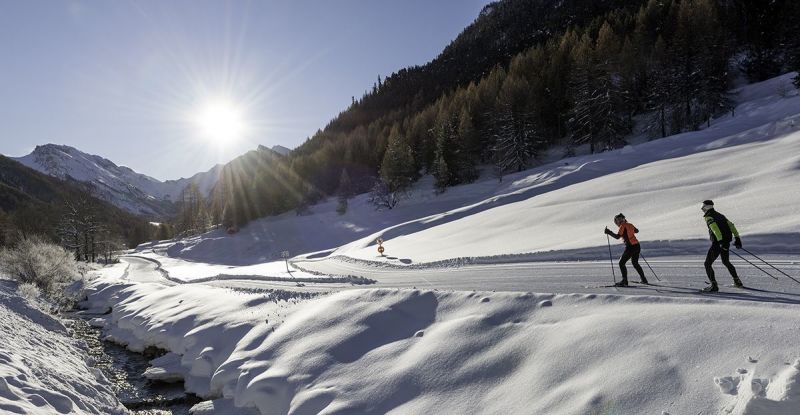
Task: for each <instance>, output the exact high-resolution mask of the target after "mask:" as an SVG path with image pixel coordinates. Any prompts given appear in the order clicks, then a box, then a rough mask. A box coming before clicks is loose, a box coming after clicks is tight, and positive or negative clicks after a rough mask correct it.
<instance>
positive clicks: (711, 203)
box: [703, 199, 714, 206]
mask: <svg viewBox="0 0 800 415" xmlns="http://www.w3.org/2000/svg"><path fill="white" fill-rule="evenodd" d="M703 204H704V205H709V206H714V201H713V200H710V199H709V200H704V201H703Z"/></svg>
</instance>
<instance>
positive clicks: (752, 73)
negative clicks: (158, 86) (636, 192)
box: [209, 0, 800, 226]
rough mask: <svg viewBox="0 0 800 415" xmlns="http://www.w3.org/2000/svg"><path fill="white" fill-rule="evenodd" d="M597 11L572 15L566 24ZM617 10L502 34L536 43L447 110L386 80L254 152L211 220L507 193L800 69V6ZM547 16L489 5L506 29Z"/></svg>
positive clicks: (464, 87)
mask: <svg viewBox="0 0 800 415" xmlns="http://www.w3.org/2000/svg"><path fill="white" fill-rule="evenodd" d="M541 3H542V4H545V3H548V2H541ZM590 3H592V2H588V3H587V2H567V3H566V5H565V7H567V8H570V7H571V8H572V9H571V10H567V11H565V13H569V12H570V11H576V10H582V9H581V7H584V8H585V7H587V4H590ZM611 3H614V7H613V8H611V9H610V10H604V11H602V12H597V10H596V9H593V12H597V13H596V14H594V15H592V16H583V18H582V19H575V20H571V21H570V22H571V23H572V24H571V25H570V26H569V27H565V28H563V30H559V28H558V27H557V26H554V27H553V28H552V29H553V30H552V31H551V32H549V33H548V35H547V36H541V33H540V31H539V29H540V28H537V27H535V26H531V24H532V23H531V22H528V23H531V24H528V25H519V24H517V26H515V29H514V30H516V31H515V32H514V33H512V34H508V33H502V32H496V33H495V34H496V35H497V34H502V35H507V36H508V37H510V38H513V39H522V38H525V36H523V35H524V34H525V33H528V35H529V36H528V38H533V37H534V36H530V35H531V31H535V32H536V33H537V36H536V37H535V39H536V43H535V44H533V45H531V46H530V47H528V48H527V49H524V50H523V51H522V52H520V53H516V54H515V55H513V57H512V58H510V59H508V60H507V61H501V62H496V64H495V65H494V66H492V67H490V68H489V69H488V70H486V71H485V72H484V73H482V74H481V76H480V77H479V78H478V79H469V77H459V79H460V80H461V81H462V82H461V83H460V84H458V85H456V86H454V87H452V88H451V89H448V90H444V91H442V92H441V93H439V94H438V95H437V97H436V98H435V99H432V98H431V97H430V91H429V90H425V89H424V88H420V85H422V84H425V85H426V86H428V84H426V83H424V82H422V81H420V80H419V79H420V78H421V77H422V78H425V76H424V74H425V71H422V72H420V70H418V69H419V68H416V69H415V68H412V69H413V70H403V71H400V72H398V73H397V74H393V75H392V76H390V77H388V78H386V79H385V80H379V82H378V83H376V85H375V86H374V87H373V89H372V90H371V91H368V92H367V93H365V95H364V96H363V97H362V98H361V99H360V100H356V99H353V102H352V104H351V106H350V108H348V110H347V111H345V112H343V113H342V114H340V115H339V116H338V117H337V118H336V119H334V120H333V121H332V122H331V123H330V124H329V125H328V126H327V127H326V128H325V129H324V130H320V131H318V132H317V133H316V134H315V135H314V136H313V137H311V138H309V139H308V140H307V141H306V142H305V143H304V144H303V145H302V146H300V147H299V148H298V149H296V150H295V151H293V152H292V153H291V154H290V155H289V156H288V157H283V156H279V155H277V154H272V153H270V152H268V151H258V152H251V153H252V154H247V155H245V156H244V157H242V158H240V160H237V161H236V162H234V163H231V164H230V165H229V166H226V168H225V169H224V171H223V174H222V180H221V182H220V184H219V185H218V186H217V189H215V190H214V192H213V194H212V196H211V201H210V202H209V209H210V213H209V215H210V217H211V218H212V221H213V220H215V219H219V220H220V221H221V222H223V223H226V224H228V225H233V226H236V225H241V224H244V223H246V222H247V221H249V220H252V219H255V218H258V217H262V216H266V215H274V214H278V213H282V212H286V211H289V210H292V209H297V210H298V212H301V211H303V210H304V209H305V208H306V207H307V206H308V205H309V204H313V203H315V202H316V201H318V200H320V199H321V198H323V197H326V196H338V197H339V199H340V203H339V206H340V210H343V211H346V200H347V199H348V198H349V197H350V195H352V194H354V193H362V192H365V191H372V200H373V201H374V202H375V203H376V205H377V206H380V207H383V208H388V209H391V208H393V207H394V206H396V204H397V203H398V200H400V198H402V194H403V193H404V192H405V190H406V189H408V188H409V186H411V184H413V183H414V182H415V181H416V180H417V179H418V178H419V177H420V176H421V175H423V174H431V175H433V176H434V178H435V189H434V190H435V191H436V192H444V191H446V190H447V188H449V187H451V186H454V185H458V184H462V183H469V182H471V181H474V180H475V179H476V178H477V177H478V175H479V167H480V166H486V165H491V166H493V170H494V173H495V174H496V175H497V176H498V177H499V178H500V179H501V180H502V177H503V175H504V174H507V173H509V172H516V171H521V170H523V169H525V168H527V167H529V166H530V165H531V164H532V163H535V162H536V160H537V158H539V157H540V156H541V155H542V153H543V152H544V151H545V150H547V149H548V148H550V147H551V146H553V145H557V144H558V145H563V146H564V148H565V150H564V155H565V156H569V155H571V154H574V152H575V151H576V149H577V148H578V147H580V146H586V147H587V150H588V151H590V152H598V151H605V150H607V149H612V148H617V147H620V146H623V145H625V137H626V136H627V135H628V134H630V133H631V131H632V128H633V127H634V123H635V122H638V123H639V125H640V126H642V127H643V128H644V130H645V131H646V132H647V133H648V134H650V135H651V137H653V138H657V137H664V136H668V135H672V134H676V133H680V132H685V131H692V130H696V129H698V128H700V127H701V126H703V125H709V124H711V123H712V122H713V119H714V118H715V117H718V116H720V115H722V114H726V113H729V112H731V111H733V105H732V102H733V101H732V99H733V98H734V97H732V96H730V95H729V93H728V91H730V89H731V86H732V85H733V81H734V78H735V76H737V75H738V74H744V75H745V76H746V77H747V78H748V79H749V80H750V81H759V80H763V79H767V78H769V77H772V76H775V75H777V74H780V73H783V72H785V71H788V70H794V69H797V68H798V67H800V59H799V58H798V56H800V52H799V51H800V45H799V43H800V42H799V40H798V39H800V36H797V35H796V34H797V33H798V22H799V21H800V8H799V6H798V3H797V2H793V1H788V0H786V1H782V0H776V1H771V2H769V4H768V5H764V4H762V2H758V1H733V0H731V1H721V0H649V1H638V2H616V3H615V2H611ZM537 5H538V3H537V2H525V1H516V0H515V1H506V2H501V3H495V4H493V5H490V6H492V7H494V8H496V9H502V11H503V16H505V15H506V14H508V13H511V12H514V11H516V12H519V13H521V14H523V15H524V11H525V10H528V9H529V8H531V9H532V8H535V7H538V6H537ZM515 8H516V9H515ZM537 10H538V9H537ZM497 13H499V12H497V11H496V10H494V11H493V10H489V11H487V12H486V14H485V15H483V14H482V16H481V17H480V18H479V19H478V20H477V21H476V24H478V23H480V24H481V25H483V26H482V27H484V28H488V27H492V24H491V23H492V21H493V19H502V16H501V17H498V16H497ZM528 15H530V12H528ZM559 17H560V18H562V19H563V16H559ZM576 21H577V23H576ZM474 27H475V25H473V26H471V27H470V28H468V29H467V30H465V33H466V32H469V31H472V30H475V29H474ZM487 30H488V29H487ZM462 42H466V41H462ZM457 46H458V47H457V48H456V49H457V50H460V51H462V53H470V54H473V56H477V55H480V54H481V52H485V53H490V51H489V50H488V49H487V48H491V43H488V44H485V45H484V44H483V43H481V44H479V45H477V46H475V47H474V48H469V47H466V46H464V44H459V45H457ZM450 48H451V49H452V48H455V47H454V46H453V45H451V47H450ZM481 48H483V50H482V49H481ZM445 52H448V50H447V49H446V51H445ZM498 59H499V58H498ZM440 67H441V65H440ZM429 75H430V77H429V78H431V79H437V76H436V75H435V74H429ZM453 76H456V75H453ZM437 91H438V90H437ZM345 177H346V180H344V179H343V178H345ZM342 200H343V201H342Z"/></svg>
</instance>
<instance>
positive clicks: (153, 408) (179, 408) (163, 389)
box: [64, 313, 201, 415]
mask: <svg viewBox="0 0 800 415" xmlns="http://www.w3.org/2000/svg"><path fill="white" fill-rule="evenodd" d="M64 317H65V318H67V319H69V320H71V321H72V322H73V324H72V327H71V328H72V331H73V336H74V337H75V338H77V339H79V340H83V341H85V342H86V344H87V345H88V350H87V353H88V354H89V355H90V356H91V357H92V358H94V360H95V362H96V367H97V368H98V369H100V370H101V371H102V372H103V374H105V376H106V378H108V380H109V381H111V383H112V385H113V387H114V391H115V392H116V394H117V397H118V398H119V400H120V401H121V402H122V404H123V405H125V407H126V408H128V409H130V410H131V411H132V413H134V414H137V415H169V414H172V415H184V414H185V415H188V414H189V408H191V407H192V405H194V404H196V403H198V402H200V401H201V399H199V398H198V397H197V396H195V395H192V394H187V393H186V392H185V391H184V390H183V383H163V382H152V381H150V380H148V379H147V378H145V377H144V376H143V373H144V371H145V369H147V367H148V366H149V361H150V360H151V359H154V358H156V357H158V356H160V355H161V354H162V353H163V352H161V351H158V350H153V349H148V350H146V351H145V352H144V353H135V352H132V351H130V350H128V349H126V348H125V347H123V346H120V345H118V344H115V343H111V342H107V341H103V340H102V331H101V330H100V329H99V328H95V327H92V326H90V325H89V324H88V322H87V321H86V319H85V318H86V317H84V316H81V315H80V314H75V313H69V314H65V315H64Z"/></svg>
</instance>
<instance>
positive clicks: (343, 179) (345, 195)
mask: <svg viewBox="0 0 800 415" xmlns="http://www.w3.org/2000/svg"><path fill="white" fill-rule="evenodd" d="M338 193H339V202H338V204H337V205H336V212H337V213H339V214H340V215H344V214H345V213H347V203H348V202H347V200H348V199H350V198H351V197H352V196H353V185H352V183H351V182H350V175H349V174H347V169H342V174H341V175H340V176H339V190H338Z"/></svg>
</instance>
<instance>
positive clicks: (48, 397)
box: [0, 279, 126, 415]
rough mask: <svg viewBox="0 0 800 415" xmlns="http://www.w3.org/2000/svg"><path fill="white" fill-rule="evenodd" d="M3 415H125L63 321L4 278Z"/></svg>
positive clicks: (0, 315) (0, 307)
mask: <svg viewBox="0 0 800 415" xmlns="http://www.w3.org/2000/svg"><path fill="white" fill-rule="evenodd" d="M0 413H1V414H31V415H38V414H41V415H52V414H87V415H95V414H124V413H126V410H125V408H124V407H123V406H122V405H121V404H120V403H119V401H118V400H117V398H116V396H115V395H114V392H113V390H112V388H111V383H110V382H109V381H108V380H107V379H106V378H105V376H103V374H102V373H101V372H100V370H99V369H97V368H94V367H93V363H92V361H91V358H90V357H89V356H88V355H87V354H86V353H85V351H84V350H83V349H82V347H81V344H80V343H79V342H78V341H76V340H73V339H72V338H71V337H70V335H69V333H68V329H67V328H66V327H64V325H62V324H61V323H60V322H59V321H58V320H56V319H54V318H53V317H51V316H49V315H48V314H45V313H43V312H41V311H39V310H38V309H37V308H36V307H34V306H32V305H31V304H30V303H28V301H27V300H25V299H23V298H22V297H20V296H18V295H17V293H16V283H14V282H11V281H8V280H3V279H0Z"/></svg>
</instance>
